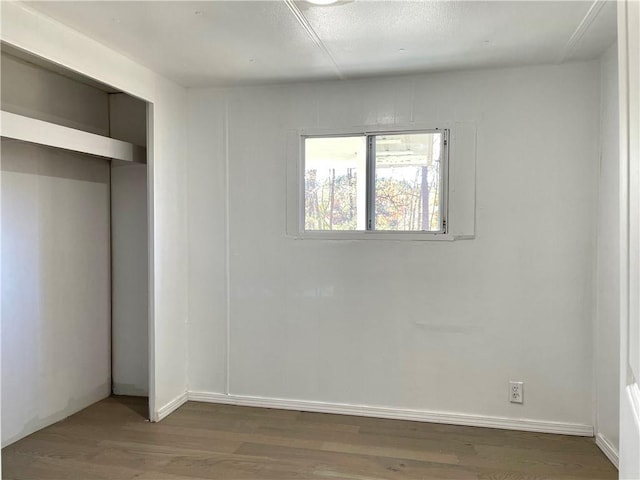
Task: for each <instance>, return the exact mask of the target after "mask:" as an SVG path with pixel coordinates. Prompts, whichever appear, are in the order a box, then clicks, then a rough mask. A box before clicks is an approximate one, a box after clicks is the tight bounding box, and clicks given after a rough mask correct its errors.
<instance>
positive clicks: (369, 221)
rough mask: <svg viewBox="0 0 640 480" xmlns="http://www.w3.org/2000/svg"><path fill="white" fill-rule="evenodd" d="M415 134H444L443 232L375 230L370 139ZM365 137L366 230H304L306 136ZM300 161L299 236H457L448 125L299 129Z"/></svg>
mask: <svg viewBox="0 0 640 480" xmlns="http://www.w3.org/2000/svg"><path fill="white" fill-rule="evenodd" d="M416 133H443V136H442V147H441V148H442V164H441V167H440V168H441V169H442V174H441V175H440V182H441V185H440V187H441V189H440V192H441V202H442V205H441V211H440V214H441V215H442V225H443V228H442V229H441V230H440V231H435V232H434V231H417V230H409V231H407V230H374V229H371V228H370V226H371V225H373V223H374V222H375V219H374V218H373V217H374V216H375V215H374V211H373V208H375V203H374V202H375V173H374V172H375V151H374V150H375V146H373V145H372V144H371V140H372V139H373V138H375V137H376V136H380V135H401V134H416ZM355 136H362V137H365V138H366V140H367V167H366V175H367V178H366V181H367V212H366V225H367V229H366V230H305V202H306V198H305V189H304V185H305V158H304V157H305V140H306V139H307V138H332V137H355ZM298 141H299V152H300V154H299V157H298V158H299V162H298V168H297V170H298V178H297V183H298V199H297V216H298V219H297V224H298V228H297V235H296V237H297V238H302V239H305V238H306V239H324V240H361V239H381V240H383V239H386V240H445V241H450V240H454V236H452V235H450V234H449V233H448V225H449V223H448V198H449V146H450V143H451V131H450V128H449V125H447V124H442V125H439V126H433V125H429V126H426V125H425V126H422V125H420V126H418V125H411V126H385V127H381V128H361V129H341V130H300V131H299V132H298ZM373 226H375V225H373Z"/></svg>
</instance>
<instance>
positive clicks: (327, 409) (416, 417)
mask: <svg viewBox="0 0 640 480" xmlns="http://www.w3.org/2000/svg"><path fill="white" fill-rule="evenodd" d="M188 396H189V400H192V401H196V402H209V403H225V404H229V405H241V406H246V407H263V408H279V409H283V410H302V411H306V412H319V413H335V414H340V415H357V416H361V417H377V418H391V419H395V420H412V421H416V422H431V423H447V424H451V425H466V426H471V427H488V428H502V429H506V430H523V431H527V432H542V433H557V434H562V435H578V436H583V437H593V427H592V426H591V425H584V424H580V423H563V422H546V421H540V420H529V419H522V418H504V417H488V416H482V415H468V414H464V413H451V412H430V411H426V410H407V409H399V408H389V407H372V406H367V405H348V404H340V403H325V402H314V401H309V400H285V399H280V398H265V397H249V396H244V395H225V394H223V393H211V392H194V391H190V392H188Z"/></svg>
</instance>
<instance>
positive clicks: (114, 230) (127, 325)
mask: <svg viewBox="0 0 640 480" xmlns="http://www.w3.org/2000/svg"><path fill="white" fill-rule="evenodd" d="M148 239H149V232H148V225H147V167H146V165H140V164H133V165H132V164H125V163H124V162H121V163H115V162H114V163H113V164H112V165H111V242H112V248H111V252H112V254H111V269H112V275H113V282H112V304H113V306H112V313H111V317H112V333H111V335H112V340H111V345H112V351H113V353H112V372H111V376H112V385H113V393H115V394H116V395H136V396H146V395H148V394H149V311H148V305H149V295H148V291H149V281H148V280H149V279H148V274H147V272H148V268H147V267H148V257H149V251H148Z"/></svg>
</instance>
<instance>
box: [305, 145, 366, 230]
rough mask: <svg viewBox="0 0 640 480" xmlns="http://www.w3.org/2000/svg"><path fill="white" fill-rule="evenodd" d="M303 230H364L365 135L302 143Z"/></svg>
mask: <svg viewBox="0 0 640 480" xmlns="http://www.w3.org/2000/svg"><path fill="white" fill-rule="evenodd" d="M304 148H305V152H304V164H305V165H304V215H305V218H304V228H305V230H364V229H365V223H366V202H367V193H366V183H367V180H366V178H367V176H366V164H367V154H366V137H364V136H359V137H326V138H307V139H305V142H304Z"/></svg>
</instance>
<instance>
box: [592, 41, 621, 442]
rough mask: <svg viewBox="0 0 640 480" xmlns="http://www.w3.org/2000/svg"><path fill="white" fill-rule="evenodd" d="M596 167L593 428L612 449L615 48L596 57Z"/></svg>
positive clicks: (615, 413)
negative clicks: (598, 138) (598, 84)
mask: <svg viewBox="0 0 640 480" xmlns="http://www.w3.org/2000/svg"><path fill="white" fill-rule="evenodd" d="M600 62H601V63H600V72H601V73H600V75H601V76H600V79H601V87H600V88H601V96H600V112H601V113H600V136H601V151H600V173H599V184H598V187H599V195H598V250H597V311H596V332H595V340H596V357H595V376H596V377H595V382H596V429H597V432H596V433H597V436H598V441H599V442H605V447H604V448H605V449H606V448H607V447H606V444H608V445H609V446H610V447H611V448H612V449H613V451H614V452H615V453H616V454H617V452H618V444H619V434H618V430H619V428H618V423H619V402H620V396H619V390H620V388H619V370H620V235H619V224H620V210H619V201H620V186H619V178H620V177H619V173H620V169H619V160H620V155H619V130H618V49H617V45H616V44H614V45H613V46H611V48H609V50H607V52H606V53H605V54H604V55H603V56H602V58H601V60H600Z"/></svg>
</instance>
